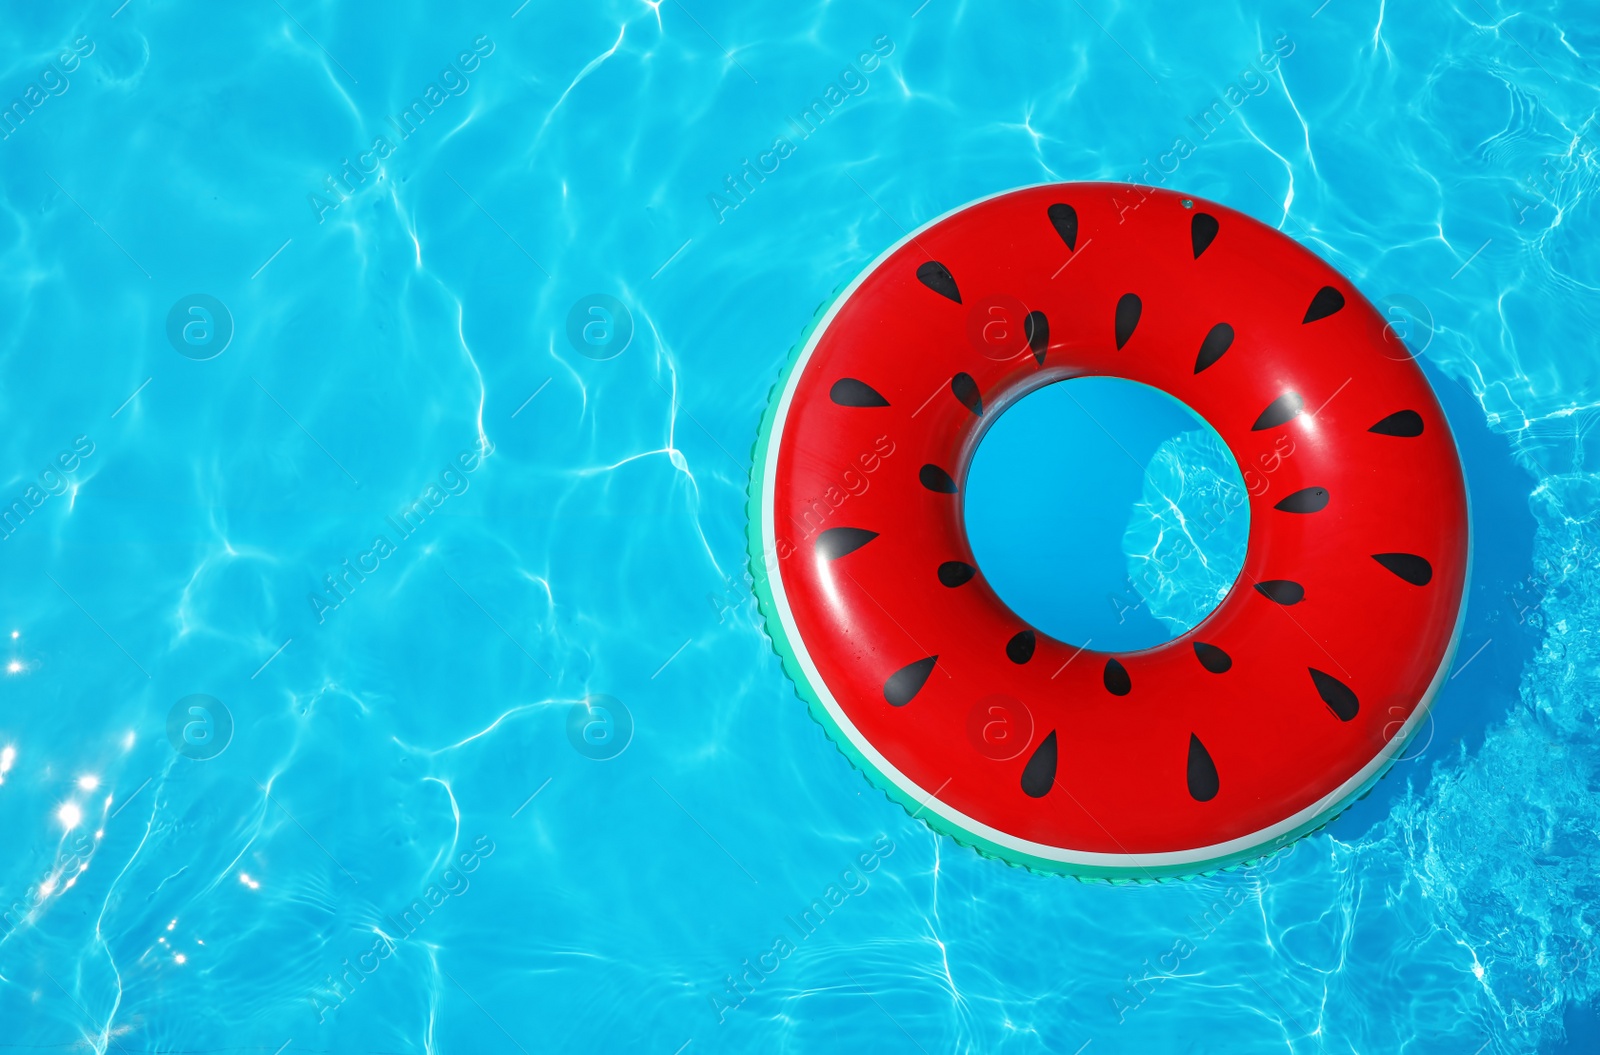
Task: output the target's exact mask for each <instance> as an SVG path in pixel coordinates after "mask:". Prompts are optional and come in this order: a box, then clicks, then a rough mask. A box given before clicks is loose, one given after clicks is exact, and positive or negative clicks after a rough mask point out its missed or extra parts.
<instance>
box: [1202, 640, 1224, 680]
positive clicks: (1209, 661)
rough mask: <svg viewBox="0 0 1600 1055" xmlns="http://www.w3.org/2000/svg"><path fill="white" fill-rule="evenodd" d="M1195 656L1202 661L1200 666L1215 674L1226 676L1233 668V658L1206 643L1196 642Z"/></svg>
mask: <svg viewBox="0 0 1600 1055" xmlns="http://www.w3.org/2000/svg"><path fill="white" fill-rule="evenodd" d="M1194 654H1195V657H1196V658H1198V659H1199V660H1200V665H1201V666H1202V667H1204V668H1206V669H1207V670H1209V671H1210V672H1211V673H1213V674H1226V673H1228V671H1229V670H1230V669H1232V667H1233V657H1232V656H1230V655H1228V654H1227V653H1226V652H1224V651H1222V649H1220V648H1218V647H1217V646H1216V645H1208V644H1206V643H1205V642H1204V641H1196V642H1195V643H1194Z"/></svg>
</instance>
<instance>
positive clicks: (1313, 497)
mask: <svg viewBox="0 0 1600 1055" xmlns="http://www.w3.org/2000/svg"><path fill="white" fill-rule="evenodd" d="M1327 507H1328V489H1327V488H1326V487H1304V488H1301V489H1300V490H1298V491H1296V492H1295V493H1294V494H1292V495H1289V496H1288V497H1287V498H1285V499H1284V500H1283V501H1281V502H1279V503H1278V504H1277V505H1275V506H1273V507H1272V508H1273V509H1281V510H1283V511H1284V512H1285V513H1320V512H1322V510H1324V509H1326V508H1327Z"/></svg>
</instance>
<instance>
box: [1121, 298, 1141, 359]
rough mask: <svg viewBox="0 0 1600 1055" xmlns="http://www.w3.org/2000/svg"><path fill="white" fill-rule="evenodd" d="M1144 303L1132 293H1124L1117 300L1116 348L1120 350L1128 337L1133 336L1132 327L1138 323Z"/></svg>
mask: <svg viewBox="0 0 1600 1055" xmlns="http://www.w3.org/2000/svg"><path fill="white" fill-rule="evenodd" d="M1143 309H1144V305H1142V304H1140V303H1139V298H1138V297H1137V296H1136V295H1134V294H1132V293H1124V294H1123V295H1122V299H1121V300H1119V301H1117V348H1118V349H1119V350H1120V349H1121V348H1122V346H1123V345H1125V344H1127V343H1128V338H1129V337H1132V336H1133V329H1134V327H1135V326H1138V325H1139V312H1140V311H1142V310H1143Z"/></svg>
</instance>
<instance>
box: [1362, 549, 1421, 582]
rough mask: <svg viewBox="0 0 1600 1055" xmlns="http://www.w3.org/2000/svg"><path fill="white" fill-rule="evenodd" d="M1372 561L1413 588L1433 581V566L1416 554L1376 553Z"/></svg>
mask: <svg viewBox="0 0 1600 1055" xmlns="http://www.w3.org/2000/svg"><path fill="white" fill-rule="evenodd" d="M1372 559H1373V560H1375V561H1377V562H1378V563H1379V564H1381V565H1383V566H1384V567H1385V568H1388V569H1389V570H1390V571H1392V572H1394V573H1395V574H1396V575H1398V576H1400V578H1402V579H1404V580H1405V581H1406V582H1408V583H1410V584H1411V585H1413V586H1426V585H1428V583H1430V582H1432V581H1433V565H1431V564H1429V563H1428V562H1427V560H1426V559H1425V558H1423V557H1419V556H1417V555H1416V554H1415V553H1374V554H1373V555H1372Z"/></svg>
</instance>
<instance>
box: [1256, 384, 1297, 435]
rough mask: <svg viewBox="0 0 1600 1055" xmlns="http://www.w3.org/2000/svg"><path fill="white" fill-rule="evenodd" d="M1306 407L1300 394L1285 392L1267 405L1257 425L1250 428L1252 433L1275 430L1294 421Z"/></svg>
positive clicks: (1257, 420)
mask: <svg viewBox="0 0 1600 1055" xmlns="http://www.w3.org/2000/svg"><path fill="white" fill-rule="evenodd" d="M1305 407H1306V404H1305V400H1303V399H1301V398H1300V393H1298V392H1285V393H1284V394H1283V395H1281V396H1279V397H1278V398H1277V399H1274V400H1273V401H1272V402H1271V403H1268V404H1267V409H1266V410H1263V411H1262V412H1261V416H1260V417H1259V418H1257V419H1256V423H1255V424H1254V425H1251V426H1250V431H1251V432H1260V431H1261V430H1262V429H1275V428H1277V427H1278V426H1279V425H1283V424H1286V423H1288V422H1290V421H1293V420H1294V419H1295V418H1296V417H1298V416H1299V414H1300V412H1301V411H1302V410H1304V409H1305Z"/></svg>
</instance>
